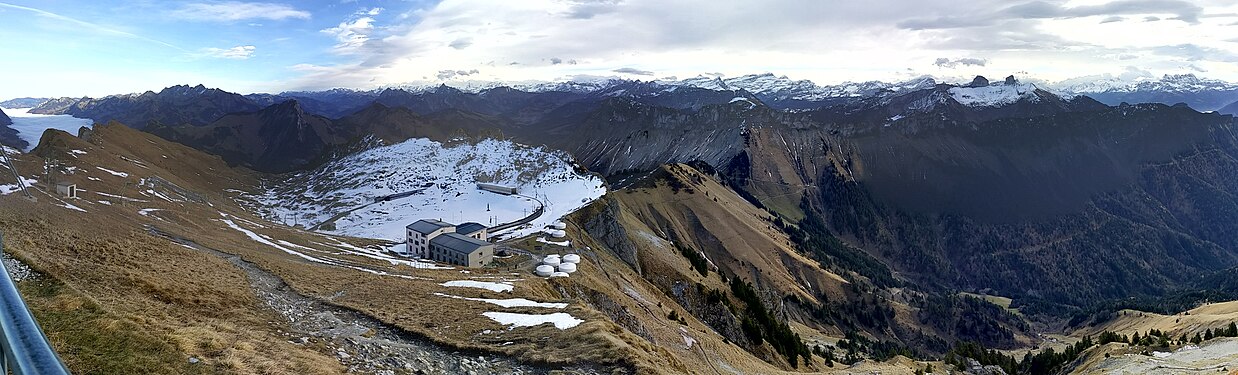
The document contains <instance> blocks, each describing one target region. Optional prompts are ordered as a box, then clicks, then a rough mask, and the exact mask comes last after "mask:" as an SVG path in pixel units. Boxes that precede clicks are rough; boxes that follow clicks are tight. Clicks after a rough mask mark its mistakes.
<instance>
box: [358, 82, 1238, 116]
mask: <svg viewBox="0 0 1238 375" xmlns="http://www.w3.org/2000/svg"><path fill="white" fill-rule="evenodd" d="M956 81H957V84H958V85H960V86H962V85H963V84H964V83H965V82H966V81H963V80H960V79H957V78H949V77H932V76H927V75H926V76H920V77H916V78H912V79H909V80H905V81H898V82H885V81H858V82H843V83H839V84H833V85H828V84H827V85H822V84H817V83H815V82H813V81H811V80H807V79H791V78H789V77H787V76H783V75H775V74H773V73H763V74H749V75H743V76H737V77H723V76H719V75H699V76H696V77H692V78H687V79H682V80H653V81H634V80H626V79H618V78H595V79H586V80H577V81H564V82H540V81H524V82H499V81H453V82H445V83H434V84H406V85H396V86H389V87H384V88H380V89H378V90H376V91H381V90H383V89H389V88H391V89H402V90H406V91H410V92H434V91H435V90H437V89H438V88H439V87H442V86H450V87H452V88H455V89H458V90H460V91H464V92H468V93H480V92H483V91H486V90H490V89H494V88H498V87H511V88H513V89H516V90H520V91H526V92H573V93H590V92H599V91H610V92H616V91H618V90H615V88H617V87H619V86H624V85H632V84H633V83H639V84H640V86H641V87H642V90H640V91H639V93H640V94H641V95H654V94H657V93H659V92H661V91H666V92H669V91H672V90H674V89H676V88H678V87H695V88H701V89H706V90H713V91H738V90H743V91H747V92H749V93H751V94H752V95H754V96H756V97H757V98H759V99H761V100H763V101H766V102H767V103H768V104H771V105H774V106H776V107H784V108H787V107H796V103H820V102H826V101H837V100H852V99H863V98H869V97H875V96H882V95H890V94H898V93H903V92H909V91H915V90H923V89H928V88H932V87H934V86H935V85H937V84H939V83H952V82H956ZM1025 81H1027V82H1034V83H1036V85H1037V88H1040V89H1043V90H1046V91H1050V92H1053V93H1056V94H1058V95H1061V96H1064V97H1071V96H1075V95H1089V96H1093V97H1094V98H1095V99H1097V100H1099V101H1101V102H1103V103H1106V104H1110V105H1116V104H1120V103H1121V102H1123V101H1127V102H1132V103H1138V102H1161V103H1166V104H1175V103H1178V102H1185V103H1187V104H1190V105H1191V106H1192V107H1195V108H1196V109H1198V110H1203V111H1207V110H1215V109H1217V108H1220V107H1222V106H1225V105H1226V104H1229V103H1231V102H1234V101H1238V83H1231V82H1226V81H1222V80H1217V79H1208V78H1200V77H1198V76H1196V75H1194V74H1167V75H1164V76H1162V77H1160V78H1155V77H1151V76H1149V75H1146V74H1142V75H1133V76H1128V75H1112V74H1102V75H1091V76H1083V77H1077V78H1071V79H1067V80H1062V81H1057V82H1048V81H1044V80H1038V79H1034V78H1031V79H1025ZM623 94H624V95H627V96H631V95H636V94H637V93H632V92H625V93H623ZM1231 94H1235V95H1231ZM611 96H615V95H611ZM1197 96H1202V97H1200V98H1196V97H1197Z"/></svg>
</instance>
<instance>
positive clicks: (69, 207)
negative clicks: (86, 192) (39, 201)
mask: <svg viewBox="0 0 1238 375" xmlns="http://www.w3.org/2000/svg"><path fill="white" fill-rule="evenodd" d="M57 206H60V207H64V208H68V209H70V210H74V211H81V212H86V210H83V209H82V208H81V207H78V206H74V205H71V204H68V203H62V204H58V205H57Z"/></svg>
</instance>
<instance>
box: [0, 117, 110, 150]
mask: <svg viewBox="0 0 1238 375" xmlns="http://www.w3.org/2000/svg"><path fill="white" fill-rule="evenodd" d="M2 109H3V110H4V114H6V115H9V118H12V119H13V125H9V127H10V128H13V130H16V131H17V137H18V138H21V139H22V140H23V141H26V143H29V144H30V145H29V146H26V149H25V150H22V152H30V150H33V149H34V146H38V145H39V137H42V136H43V131H45V130H47V129H60V130H64V131H66V132H69V134H74V135H76V134H77V129H79V128H81V127H83V126H85V127H91V126H93V125H94V121H91V120H90V119H84V118H77V117H73V116H69V115H40V114H37V113H30V112H29V111H30V108H11V109H10V108H2Z"/></svg>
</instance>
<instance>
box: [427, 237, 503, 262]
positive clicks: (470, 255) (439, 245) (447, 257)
mask: <svg viewBox="0 0 1238 375" xmlns="http://www.w3.org/2000/svg"><path fill="white" fill-rule="evenodd" d="M429 259H430V260H433V261H436V262H441V263H450V264H455V265H458V266H465V267H484V266H485V265H487V264H490V262H491V261H493V260H494V244H492V243H489V242H486V241H482V240H479V239H476V238H473V237H469V236H465V235H462V234H459V233H446V234H442V235H439V236H435V237H434V238H433V239H431V240H430V256H429Z"/></svg>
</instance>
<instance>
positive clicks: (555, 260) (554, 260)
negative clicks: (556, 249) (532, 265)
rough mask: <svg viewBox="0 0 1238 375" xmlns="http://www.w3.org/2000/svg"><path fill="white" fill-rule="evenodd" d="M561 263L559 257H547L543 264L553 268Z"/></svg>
mask: <svg viewBox="0 0 1238 375" xmlns="http://www.w3.org/2000/svg"><path fill="white" fill-rule="evenodd" d="M559 263H561V262H560V261H559V257H558V256H550V257H546V259H542V264H544V265H547V266H551V267H558V266H559Z"/></svg>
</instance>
